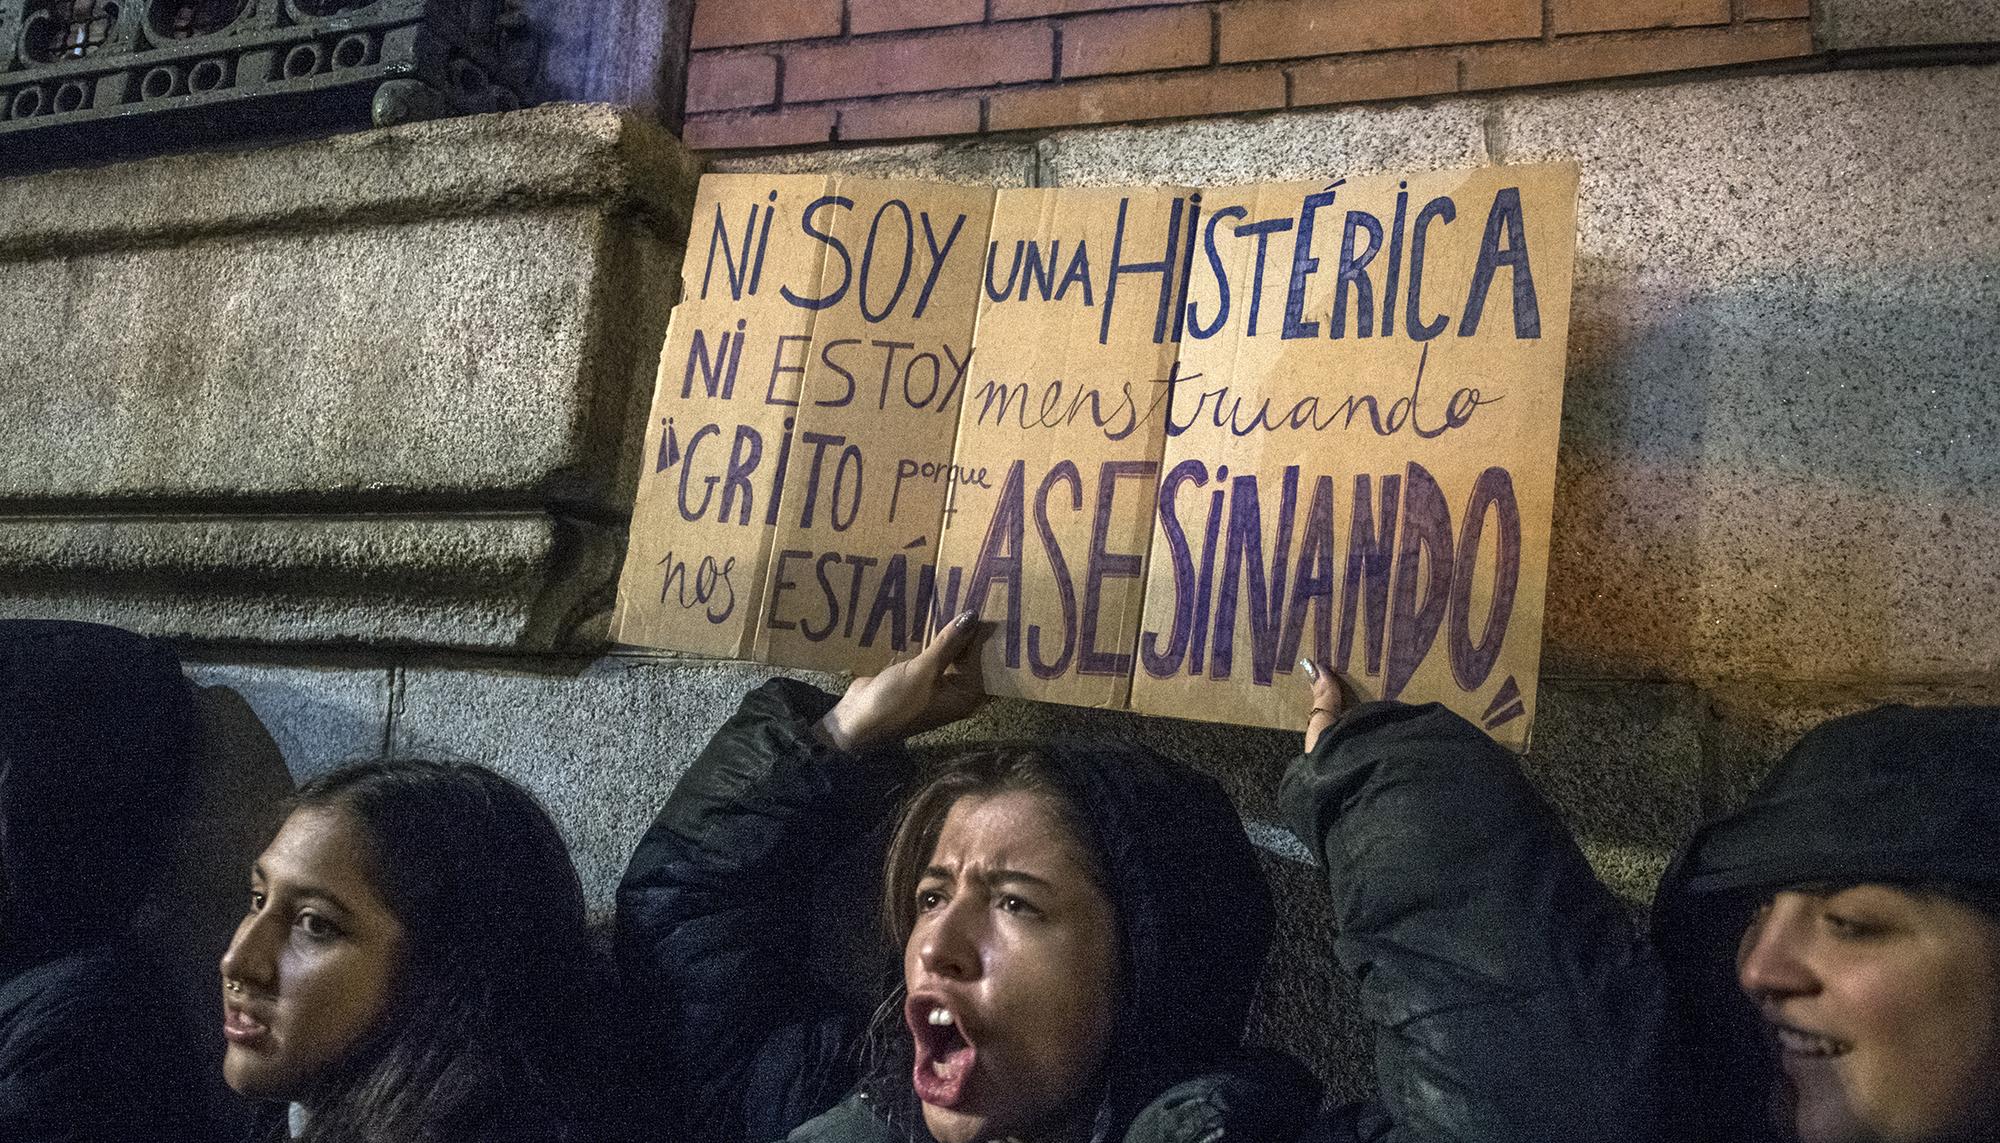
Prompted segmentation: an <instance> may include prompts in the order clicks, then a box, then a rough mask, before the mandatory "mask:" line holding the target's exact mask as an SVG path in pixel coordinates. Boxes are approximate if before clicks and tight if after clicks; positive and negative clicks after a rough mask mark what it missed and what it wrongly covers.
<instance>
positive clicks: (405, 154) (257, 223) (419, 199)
mask: <svg viewBox="0 0 2000 1143" xmlns="http://www.w3.org/2000/svg"><path fill="white" fill-rule="evenodd" d="M697 166H698V163H697V160H696V159H695V157H694V155H693V153H692V152H690V151H688V150H687V149H685V148H683V147H681V146H680V145H679V143H678V142H677V141H676V140H674V139H673V138H672V137H671V136H669V135H667V133H666V132H664V131H662V130H661V129H660V128H658V127H656V126H654V125H652V124H650V123H648V122H646V121H645V120H644V119H643V118H642V117H639V116H636V115H633V114H630V113H629V112H624V111H621V110H619V109H618V108H615V107H609V106H604V105H599V104H550V105H547V106H542V107H535V108H530V109H528V110H525V111H512V112H507V113H505V114H497V115H475V116H466V117H461V118H455V119H440V120H434V121H430V122H424V123H413V124H409V125H407V126H402V127H392V128H387V129H384V130H379V131H362V132H356V133H353V134H345V135H335V136H332V137H330V138H326V139H318V140H313V141H311V142H304V143H295V144H290V145H287V146H282V147H271V148H264V149H258V150H250V151H209V152H201V153H195V154H187V155H171V156H165V157H161V158H155V159H147V160H143V161H140V162H134V163H125V164H120V165H116V166H109V167H93V168H87V169H76V170H65V171H54V172H50V173H47V174H41V175H34V176H30V177H26V178H17V179H0V262H6V261H14V260H21V259H32V258H39V257H45V256H48V255H51V254H55V253H68V252H72V251H79V250H98V249H104V248H107V247H117V246H126V245H142V244H157V243H160V242H163V241H167V242H171V241H186V240H188V239H190V238H193V237H197V236H201V235H218V234H229V233H243V232H254V231H263V230H311V229H332V228H336V227H339V226H345V225H353V224H357V223H359V224H363V225H377V224H380V223H382V222H384V221H413V220H416V219H423V218H438V217H449V216H476V215H486V214H496V213H506V212H511V211H519V210H525V209H532V208H541V207H550V206H561V205H572V206H575V205H589V206H592V207H596V208H598V209H603V210H608V211H619V212H629V213H633V214H636V215H639V216H641V217H643V218H645V219H646V220H647V221H648V224H649V225H650V226H652V227H653V228H655V230H656V231H657V233H658V236H659V237H660V238H661V240H672V239H673V237H674V236H675V235H678V234H685V233H686V230H687V224H686V220H685V211H686V207H687V204H688V203H691V202H692V201H693V194H692V188H693V182H694V179H695V177H696V172H697Z"/></svg>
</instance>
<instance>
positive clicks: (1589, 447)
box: [1494, 67, 2000, 681]
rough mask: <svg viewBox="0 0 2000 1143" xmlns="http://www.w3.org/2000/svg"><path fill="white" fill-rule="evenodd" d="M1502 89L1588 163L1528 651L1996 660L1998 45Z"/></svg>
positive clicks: (1602, 655)
mask: <svg viewBox="0 0 2000 1143" xmlns="http://www.w3.org/2000/svg"><path fill="white" fill-rule="evenodd" d="M1496 107H1497V109H1498V119H1497V123H1496V126H1495V129H1494V136H1495V138H1496V140H1497V142H1496V147H1495V156H1496V158H1498V159H1500V160H1502V161H1505V162H1510V163H1528V162H1550V161H1574V162H1577V163H1579V164H1580V165H1581V166H1582V170H1583V183H1582V189H1581V204H1580V209H1579V218H1578V248H1577V274H1576V286H1575V308H1574V315H1573V317H1572V321H1571V343H1570V354H1569V376H1568V381H1567V386H1566V390H1565V407H1564V418H1563V437H1562V446H1561V458H1560V464H1559V468H1558V476H1557V488H1556V508H1555V532H1554V539H1553V549H1552V553H1551V556H1550V565H1551V572H1550V582H1549V600H1548V625H1547V629H1546V638H1547V649H1546V652H1545V660H1544V669H1545V670H1547V671H1553V672H1556V673H1574V674H1591V675H1609V676H1613V677H1646V676H1652V675H1658V674H1665V675H1669V676H1674V677H1681V678H1697V679H1701V678H1718V677H1745V676H1752V677H1772V678H1790V679H1821V680H1830V681H1853V680H1863V679H1870V678H1874V679H1892V678H1899V677H1904V678H1907V677H1921V678H1940V677H1953V676H1973V675H1978V674H1980V673H1985V672H1991V671H1993V670H1994V669H1995V668H1996V666H2000V640H1996V639H1994V638H1993V637H1992V632H1993V631H1995V630H2000V577H1996V576H1995V575H1994V574H1993V572H1992V570H1991V560H1990V558H1989V554H1990V553H1991V552H1992V551H1994V550H1995V546H1996V544H2000V406H1996V404H1995V403H1994V401H1993V400H1992V399H1991V396H1990V393H1991V389H1990V386H1989V384H1988V381H1989V379H1990V372H1991V362H1992V361H1993V360H1994V359H1995V357H1996V355H2000V325H1996V324H1995V323H1994V322H1993V321H1992V320H1991V315H1992V314H1993V313H1995V312H1996V311H1997V310H2000V274H1996V272H1995V270H1994V266H1995V264H1996V262H2000V212H1996V211H1995V210H1994V209H1993V208H1992V203H1993V196H1992V193H1991V186H1992V177H1993V171H1992V164H1993V156H1994V154H1996V153H2000V152H1996V144H2000V69H1996V68H1993V67H1937V68H1926V69H1909V70H1885V71H1863V70H1857V71H1841V72H1832V73H1826V74H1817V75H1792V76H1776V77H1768V78H1757V79H1740V80H1728V81H1716V82H1705V83H1682V84H1675V85H1670V86H1664V87H1656V88H1648V89H1645V90H1643V91H1620V90H1600V91H1589V92H1577V93H1570V94H1555V95H1537V96H1520V97H1512V98H1508V99H1503V100H1498V101H1496Z"/></svg>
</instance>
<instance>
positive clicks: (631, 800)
mask: <svg viewBox="0 0 2000 1143" xmlns="http://www.w3.org/2000/svg"><path fill="white" fill-rule="evenodd" d="M769 674H770V671H769V670H768V669H765V668H761V667H756V666H753V665H750V664H713V663H701V662H697V661H692V660H690V661H686V662H674V661H670V660H661V659H656V658H651V657H627V656H615V655H614V656H608V657H605V658H602V659H598V660H595V661H591V662H577V663H575V664H573V665H571V666H570V667H569V669H568V672H567V673H550V672H548V671H547V670H546V669H544V670H543V671H538V672H535V673H529V672H524V671H512V670H507V669H504V668H500V667H496V668H493V669H464V668H457V667H428V666H415V667H410V668H407V669H405V670H404V671H403V672H402V683H401V689H400V691H399V693H398V694H397V697H396V716H395V725H394V729H393V732H392V735H391V738H390V742H389V752H390V754H391V755H393V756H396V757H432V758H451V759H463V760H466V761H471V762H479V763H483V764H485V765H488V766H491V767H493V768H494V769H496V770H498V771H500V772H501V773H503V774H506V775H507V776H508V777H511V778H513V779H515V780H516V781H519V782H520V783H521V784H522V785H524V786H526V787H527V788H528V789H530V790H532V791H534V793H535V794H536V795H537V796H538V797H540V798H541V799H542V802H543V804H545V805H546V806H547V807H548V808H549V810H550V812H551V813H552V814H553V815H554V817H555V819H556V823H557V824H558V825H559V826H560V827H561V828H562V830H563V834H564V836H565V837H567V838H568V839H569V843H570V848H571V851H572V852H573V853H574V855H575V857H576V861H577V869H578V873H579V874H580V875H581V876H582V878H583V884H584V892H585V897H586V899H587V900H588V901H589V902H590V905H591V908H592V909H593V910H595V911H598V912H600V913H608V912H609V910H610V907H611V903H612V891H613V890H614V889H616V888H617V884H618V878H619V876H620V875H621V874H623V873H624V871H625V863H626V861H627V860H629V859H630V858H631V856H632V849H633V847H634V846H635V845H637V844H638V841H639V837H640V835H641V834H643V833H645V831H646V826H647V825H649V824H650V823H651V822H652V820H653V815H654V814H655V813H657V812H658V811H659V808H660V805H661V804H662V803H664V802H665V801H666V796H667V793H668V791H670V790H671V789H672V788H673V783H674V780H675V779H676V778H678V777H679V776H680V775H681V773H683V772H684V771H685V770H686V769H687V767H688V764H689V763H690V762H692V761H694V757H695V755H696V754H697V753H699V752H700V750H701V748H702V746H703V745H705V744H706V743H707V742H708V738H709V736H710V735H711V734H713V733H714V732H715V729H716V728H717V727H719V726H721V725H722V723H723V721H724V720H725V719H727V718H728V717H729V715H730V714H731V713H733V712H734V711H735V709H736V704H737V703H738V702H739V701H741V699H742V698H743V695H744V693H745V692H746V691H748V690H749V689H750V688H751V687H753V686H755V685H756V684H757V682H759V681H761V680H762V679H764V678H766V677H768V676H769Z"/></svg>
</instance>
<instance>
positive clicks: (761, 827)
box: [618, 679, 1318, 1143]
mask: <svg viewBox="0 0 2000 1143" xmlns="http://www.w3.org/2000/svg"><path fill="white" fill-rule="evenodd" d="M833 701H834V700H833V699H832V698H831V697H830V696H828V695H825V694H822V693H821V692H819V691H818V690H815V689H813V688H811V687H808V686H805V685H804V684H800V683H796V682H792V681H790V680H786V679H774V680H772V681H770V682H768V683H766V684H764V685H763V686H762V687H759V688H758V689H757V690H756V691H753V692H752V693H751V694H750V695H749V696H748V697H746V698H745V699H744V701H743V704H742V707H741V708H740V709H739V710H738V711H737V713H736V715H735V716H734V717H733V718H731V719H730V720H729V722H727V723H726V724H724V726H723V727H722V729H721V730H719V731H717V732H716V735H715V737H714V739H713V740H712V741H711V742H710V743H709V745H708V747H707V749H706V750H704V751H703V752H702V754H701V756H700V758H699V759H698V760H697V761H696V762H695V764H694V766H693V767H692V768H691V769H690V770H689V771H688V773H687V774H686V775H685V776H684V777H682V778H681V780H680V781H679V782H678V783H677V784H676V786H675V788H674V792H673V794H672V796H671V797H670V798H669V799H668V802H667V804H666V806H665V807H664V808H663V809H662V810H661V811H660V814H659V817H658V819H657V820H656V821H655V822H654V823H653V826H652V828H651V830H649V831H648V833H647V834H646V837H645V840H644V841H642V842H641V843H640V845H639V848H638V851H637V853H636V854H635V855H634V857H633V859H632V864H631V866H630V868H629V869H628V870H627V872H626V875H625V880H624V883H623V884H622V885H621V887H620V889H619V894H618V942H619V952H620V959H621V963H622V966H623V968H624V970H625V972H626V981H627V984H628V986H629V987H631V988H632V990H633V992H634V994H635V996H634V998H635V1001H636V1003H637V1004H638V1005H639V1006H640V1008H639V1020H640V1021H641V1023H642V1024H644V1025H645V1026H646V1027H647V1029H648V1035H647V1037H646V1039H647V1042H648V1043H649V1044H650V1045H652V1047H653V1050H654V1051H656V1052H657V1053H658V1061H657V1062H658V1065H659V1072H658V1073H657V1075H656V1077H655V1080H656V1082H657V1083H658V1084H660V1085H661V1087H662V1088H663V1089H664V1090H666V1091H668V1092H670V1093H671V1103H672V1104H673V1110H674V1112H675V1113H676V1115H677V1118H678V1121H679V1122H678V1133H677V1132H676V1130H674V1129H672V1128H663V1129H662V1130H661V1131H659V1132H658V1133H657V1134H658V1137H659V1138H663V1139H666V1138H676V1137H679V1138H686V1139H691V1140H700V1141H702V1143H772V1141H773V1140H777V1139H781V1138H789V1139H794V1140H800V1141H811V1143H891V1141H901V1140H903V1139H906V1138H915V1139H920V1140H921V1139H927V1138H928V1136H927V1135H926V1134H924V1133H923V1128H922V1124H921V1121H920V1120H919V1121H917V1122H915V1124H914V1127H913V1130H914V1134H910V1133H909V1132H910V1130H911V1128H910V1127H909V1126H907V1125H908V1124H909V1121H910V1120H911V1118H912V1117H913V1115H914V1106H913V1105H909V1106H905V1105H902V1103H901V1100H900V1098H899V1096H898V1095H897V1094H896V1093H897V1092H898V1091H899V1090H906V1089H907V1088H908V1087H909V1075H908V1070H907V1067H906V1066H905V1067H903V1068H902V1069H901V1070H900V1075H898V1074H896V1073H897V1071H898V1069H897V1068H896V1067H895V1066H894V1065H888V1066H887V1067H886V1068H883V1069H882V1070H880V1071H879V1072H876V1073H875V1074H876V1081H875V1082H867V1081H868V1078H869V1074H870V1071H871V1069H870V1067H869V1063H870V1062H871V1061H869V1060H868V1059H866V1058H865V1057H864V1056H863V1055H858V1054H857V1052H856V1050H855V1049H856V1046H857V1044H859V1043H861V1042H862V1041H863V1040H864V1039H865V1036H864V1029H863V1027H862V1025H863V1023H864V1022H865V1019H864V1018H858V1017H857V1016H856V1015H855V1014H853V1012H852V1008H851V1006H848V1005H845V1004H843V1003H842V1002H841V1001H840V1000H839V999H838V998H837V997H836V995H835V992H834V990H832V989H831V988H829V987H828V986H827V985H825V984H823V983H820V982H819V980H818V976H817V969H816V966H815V964H814V963H813V961H814V956H813V954H814V950H815V947H816V946H815V942H814V939H813V935H812V933H811V930H810V926H811V920H810V918H811V914H812V904H813V903H812V900H811V897H812V894H813V891H814V890H813V885H814V879H813V876H812V874H813V871H814V870H815V868H816V867H817V866H818V865H819V864H821V863H823V862H824V861H826V860H827V859H828V858H829V857H830V855H832V854H834V853H836V852H838V851H840V850H841V849H842V848H844V847H846V846H848V845H851V844H853V843H855V842H857V841H858V840H859V839H861V838H862V837H863V836H864V835H866V834H868V833H869V832H870V830H871V828H872V827H874V826H875V825H876V824H877V823H879V822H881V821H882V820H883V819H884V817H885V816H886V815H887V814H888V813H889V812H890V811H892V810H893V809H894V808H895V804H896V799H895V792H896V787H897V785H898V783H899V782H900V781H901V780H902V779H903V778H904V777H905V776H906V771H907V759H906V758H905V757H903V756H902V755H901V753H900V752H899V751H892V752H883V753H880V754H870V755H867V756H861V757H856V756H850V755H847V754H844V753H842V752H840V751H837V750H834V749H832V748H830V747H828V746H826V745H824V744H823V743H821V742H819V741H818V740H817V739H816V738H815V737H814V736H813V734H812V726H813V724H814V723H815V722H817V721H818V720H819V718H820V717H821V716H822V715H824V714H825V713H826V711H827V710H828V709H830V708H831V707H832V705H833ZM1042 749H1043V752H1044V753H1046V754H1048V755H1049V756H1050V757H1051V759H1052V760H1053V761H1054V762H1055V764H1056V766H1057V768H1058V769H1059V770H1060V771H1061V772H1062V773H1063V774H1064V775H1065V777H1066V779H1067V780H1068V782H1069V783H1070V784H1071V786H1072V789H1073V792H1074V793H1076V794H1077V795H1078V801H1079V803H1080V805H1081V806H1082V807H1083V810H1084V812H1085V813H1087V814H1088V815H1089V816H1090V818H1091V819H1092V825H1093V827H1094V830H1095V832H1096V833H1097V834H1098V836H1099V838H1100V839H1101V840H1102V842H1103V843H1104V845H1105V848H1106V852H1105V854H1104V856H1105V858H1106V863H1107V867H1108V868H1107V872H1108V876H1109V877H1110V879H1111V881H1112V883H1113V884H1112V896H1113V898H1114V900H1115V901H1116V902H1117V905H1118V913H1119V922H1120V926H1121V937H1122V941H1123V949H1122V956H1123V960H1124V964H1123V968H1124V973H1125V975H1124V979H1125V980H1126V981H1127V983H1128V987H1127V988H1126V989H1125V995H1126V997H1127V999H1126V1001H1125V1002H1124V1006H1123V1009H1122V1011H1120V1012H1119V1013H1118V1015H1117V1017H1116V1031H1115V1033H1114V1043H1113V1046H1112V1048H1111V1052H1110V1055H1109V1058H1110V1059H1111V1060H1112V1061H1114V1063H1113V1067H1112V1073H1111V1075H1110V1076H1109V1077H1107V1081H1106V1090H1105V1092H1104V1093H1103V1099H1102V1103H1101V1106H1100V1110H1099V1114H1098V1117H1097V1120H1096V1126H1095V1131H1094V1137H1095V1138H1096V1139H1097V1140H1100V1141H1105V1140H1108V1141H1112V1143H1117V1141H1119V1140H1126V1139H1131V1140H1134V1141H1135V1143H1136V1141H1140V1140H1143V1141H1144V1143H1197V1141H1199V1143H1220V1141H1223V1140H1230V1141H1240V1143H1277V1141H1280V1140H1289V1139H1292V1138H1294V1137H1295V1136H1296V1135H1297V1134H1298V1131H1299V1129H1300V1127H1301V1126H1302V1125H1303V1124H1304V1123H1305V1122H1307V1120H1308V1119H1309V1116H1310V1113H1311V1111H1312V1110H1313V1108H1314V1107H1315V1106H1316V1104H1317V1101H1318V1091H1317V1086H1316V1084H1315V1083H1314V1082H1313V1081H1312V1080H1311V1079H1310V1078H1309V1077H1308V1076H1307V1075H1306V1074H1305V1073H1304V1071H1303V1069H1300V1068H1298V1067H1297V1065H1295V1064H1291V1063H1289V1062H1288V1061H1278V1060H1274V1059H1267V1058H1260V1059H1259V1060H1257V1061H1256V1062H1255V1063H1254V1064H1253V1063H1251V1062H1249V1061H1247V1060H1244V1059H1241V1058H1239V1057H1238V1055H1237V1053H1238V1048H1239V1043H1240V1038H1241V1032H1242V1028H1243V1024H1244V1019H1245V1016H1246V1015H1247V1012H1248V1009H1249V1003H1250V998H1251V993H1252V990H1253V988H1254V986H1255V981H1256V978H1257V974H1258V971H1259V968H1260V966H1261V962H1262V960H1263V957H1264V954H1265V951H1266V949H1267V948H1268V945H1269V942H1270V938H1271V931H1272V926H1273V913H1272V907H1271V901H1270V891H1269V888H1268V886H1267V884H1266V883H1265V881H1264V878H1263V875H1262V872H1261V870H1260V869H1259V868H1258V866H1257V860H1256V856H1255V853H1254V851H1253V850H1252V848H1251V846H1250V844H1249V842H1248V840H1247V838H1246V837H1245V836H1244V833H1243V830H1242V827H1241V825H1240V824H1239V822H1238V820H1237V818H1236V815H1235V812H1234V811H1233V809H1232V808H1231V807H1230V804H1229V801H1228V798H1227V797H1226V795H1224V794H1223V792H1222V791H1221V789H1220V787H1219V786H1217V785H1216V784H1215V783H1214V782H1213V781H1212V780H1210V779H1208V778H1206V777H1203V776H1200V775H1197V774H1194V773H1192V772H1190V771H1188V770H1186V769H1185V768H1183V767H1180V766H1178V765H1175V764H1174V763H1171V762H1168V761H1167V760H1165V759H1163V758H1160V757H1159V756H1157V755H1154V754H1152V753H1150V752H1148V751H1145V750H1143V749H1140V748H1137V747H1131V746H1124V745H1109V744H1105V745H1099V746H1094V747H1087V748H1085V747H1079V748H1066V747H1054V748H1050V747H1043V748H1042ZM871 916H872V914H871ZM871 923H872V921H871ZM898 1026H900V1025H898ZM896 1038H897V1037H895V1036H894V1035H893V1033H891V1034H889V1035H887V1036H885V1037H884V1040H885V1041H887V1042H893V1041H894V1040H895V1039H896ZM900 1039H903V1040H907V1036H906V1035H905V1036H902V1037H900ZM884 1054H885V1055H888V1054H889V1053H887V1052H886V1051H885V1052H884ZM875 1062H879V1061H875ZM857 1084H860V1090H855V1091H853V1094H851V1095H849V1094H848V1093H849V1092H850V1091H851V1090H853V1089H856V1087H857ZM843 1096H847V1098H846V1099H844V1100H843V1098H842V1097H843ZM836 1105H837V1106H836Z"/></svg>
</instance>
